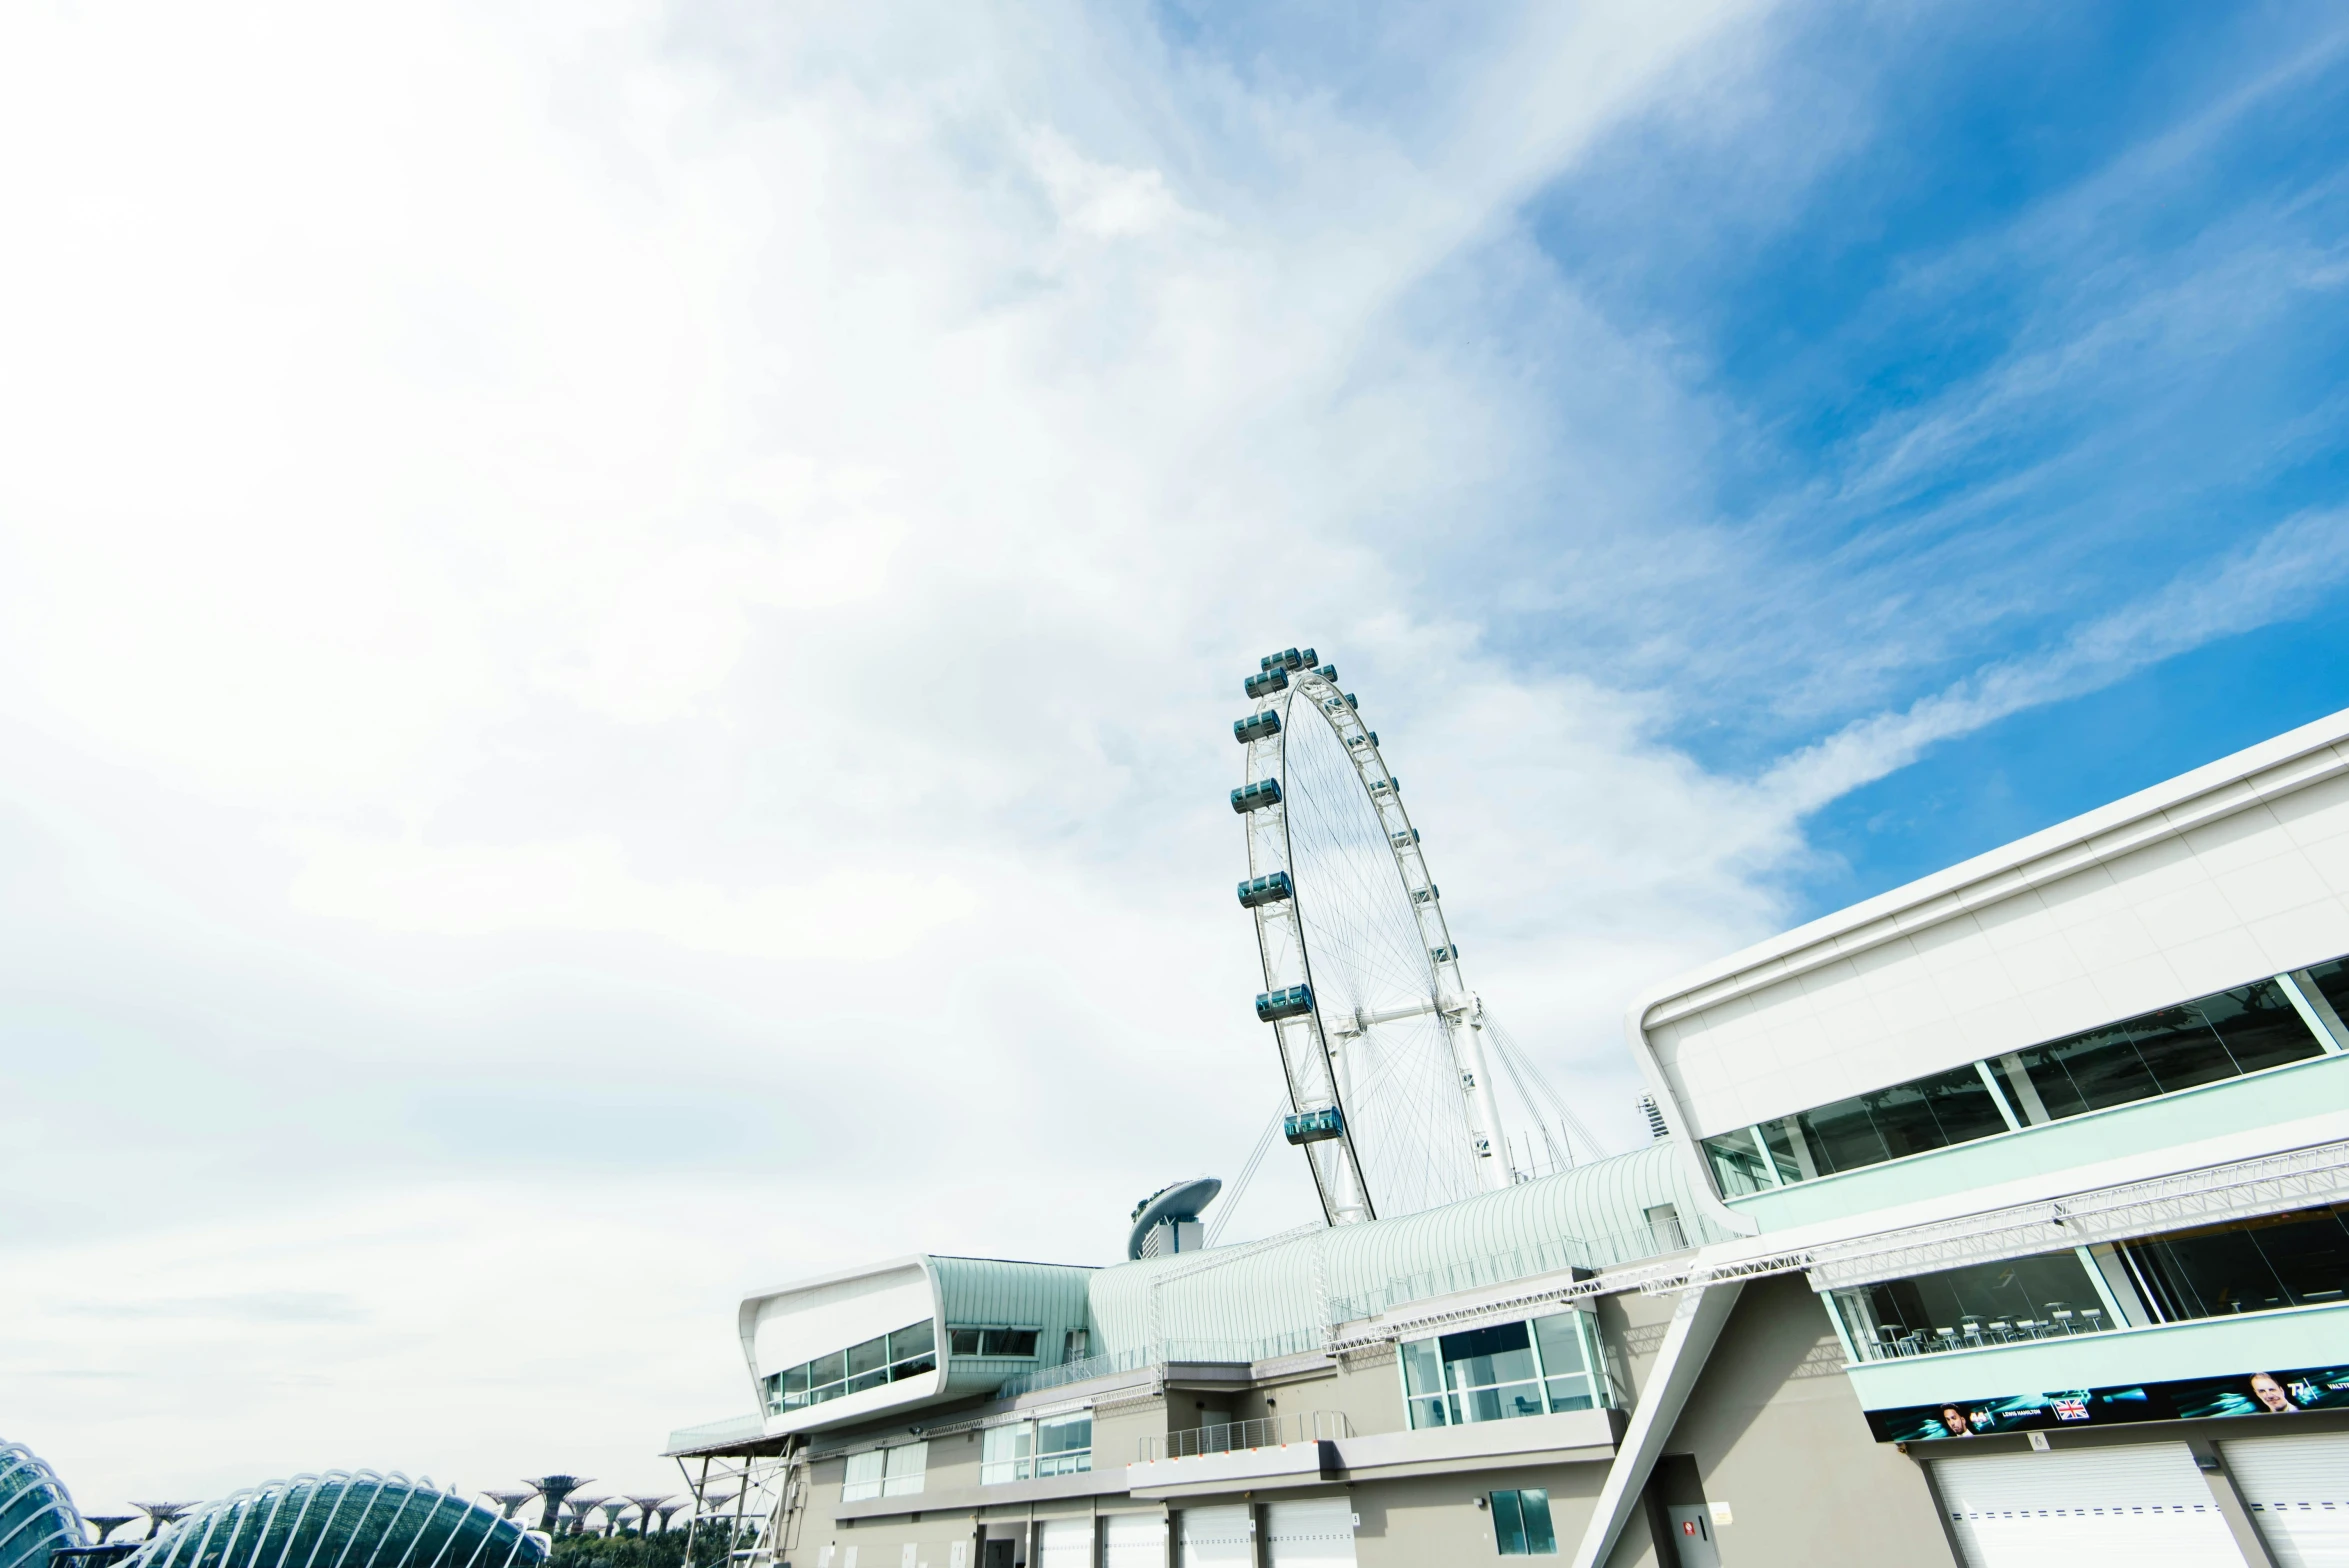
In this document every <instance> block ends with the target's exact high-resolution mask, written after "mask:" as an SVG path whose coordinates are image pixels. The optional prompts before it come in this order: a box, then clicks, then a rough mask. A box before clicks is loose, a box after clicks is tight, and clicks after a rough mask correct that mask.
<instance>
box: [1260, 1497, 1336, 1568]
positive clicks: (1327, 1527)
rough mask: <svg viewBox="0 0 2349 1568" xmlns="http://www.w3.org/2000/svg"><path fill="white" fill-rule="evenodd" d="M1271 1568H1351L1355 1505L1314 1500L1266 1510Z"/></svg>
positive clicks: (1266, 1532) (1323, 1499)
mask: <svg viewBox="0 0 2349 1568" xmlns="http://www.w3.org/2000/svg"><path fill="white" fill-rule="evenodd" d="M1265 1513H1266V1515H1267V1517H1266V1519H1265V1521H1264V1535H1265V1544H1266V1545H1267V1546H1268V1547H1269V1548H1270V1552H1269V1554H1268V1558H1267V1560H1268V1561H1269V1562H1270V1564H1271V1568H1354V1502H1353V1499H1352V1498H1348V1497H1314V1498H1307V1499H1305V1500H1303V1501H1300V1502H1294V1503H1274V1504H1273V1505H1272V1506H1271V1507H1270V1508H1268V1509H1266V1510H1265Z"/></svg>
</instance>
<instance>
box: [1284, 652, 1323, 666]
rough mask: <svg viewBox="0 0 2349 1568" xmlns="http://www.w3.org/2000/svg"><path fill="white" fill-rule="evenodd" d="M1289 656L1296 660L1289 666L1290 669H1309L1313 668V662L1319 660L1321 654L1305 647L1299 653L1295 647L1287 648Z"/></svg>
mask: <svg viewBox="0 0 2349 1568" xmlns="http://www.w3.org/2000/svg"><path fill="white" fill-rule="evenodd" d="M1289 657H1290V658H1293V659H1295V660H1296V661H1297V662H1296V663H1294V664H1292V665H1290V666H1289V668H1290V669H1292V670H1309V669H1311V668H1313V666H1314V665H1315V663H1317V662H1318V661H1319V660H1320V658H1321V655H1320V654H1318V653H1315V652H1314V651H1313V650H1312V649H1311V648H1308V649H1306V650H1305V651H1304V652H1303V653H1299V652H1298V651H1297V650H1296V649H1294V648H1291V649H1290V650H1289Z"/></svg>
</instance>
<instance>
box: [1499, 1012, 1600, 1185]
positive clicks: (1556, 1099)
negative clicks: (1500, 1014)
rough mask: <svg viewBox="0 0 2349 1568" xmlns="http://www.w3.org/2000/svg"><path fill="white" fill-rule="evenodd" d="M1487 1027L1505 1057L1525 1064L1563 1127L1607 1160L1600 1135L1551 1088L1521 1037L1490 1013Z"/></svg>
mask: <svg viewBox="0 0 2349 1568" xmlns="http://www.w3.org/2000/svg"><path fill="white" fill-rule="evenodd" d="M1485 1028H1486V1029H1487V1031H1488V1032H1490V1033H1491V1034H1492V1036H1493V1040H1494V1043H1495V1044H1496V1045H1498V1046H1499V1047H1500V1049H1501V1051H1502V1053H1503V1054H1504V1055H1505V1056H1514V1057H1516V1058H1517V1059H1518V1061H1519V1062H1520V1063H1521V1064H1522V1065H1523V1067H1524V1070H1525V1072H1526V1075H1527V1076H1528V1077H1530V1078H1531V1079H1532V1080H1533V1082H1534V1085H1535V1087H1536V1088H1538V1089H1540V1090H1541V1093H1542V1097H1543V1098H1544V1099H1546V1100H1548V1101H1549V1103H1550V1109H1551V1110H1552V1111H1554V1112H1555V1113H1556V1114H1557V1117H1558V1121H1559V1124H1560V1126H1561V1127H1562V1128H1564V1129H1565V1130H1566V1131H1569V1132H1571V1133H1573V1134H1574V1135H1575V1136H1576V1137H1579V1138H1580V1139H1581V1140H1582V1146H1583V1147H1584V1148H1586V1149H1588V1150H1590V1151H1591V1153H1592V1155H1593V1156H1595V1157H1604V1156H1605V1154H1606V1151H1607V1145H1605V1144H1604V1143H1602V1142H1600V1141H1599V1139H1598V1136H1597V1135H1596V1134H1594V1133H1593V1132H1592V1131H1591V1130H1590V1128H1589V1126H1588V1125H1586V1124H1585V1123H1584V1122H1583V1120H1582V1118H1581V1117H1579V1116H1577V1115H1575V1114H1574V1111H1573V1108H1572V1107H1571V1106H1569V1105H1568V1104H1567V1103H1566V1100H1565V1098H1564V1097H1563V1096H1561V1095H1560V1094H1559V1093H1558V1091H1557V1090H1556V1088H1554V1087H1553V1086H1552V1085H1551V1083H1550V1081H1549V1078H1548V1077H1547V1076H1546V1075H1545V1074H1544V1073H1543V1072H1542V1070H1541V1068H1540V1065H1539V1064H1538V1063H1536V1062H1535V1061H1534V1060H1533V1059H1532V1057H1531V1056H1530V1055H1528V1054H1527V1053H1526V1050H1525V1048H1524V1047H1523V1046H1521V1045H1519V1044H1518V1043H1517V1037H1516V1036H1515V1035H1513V1034H1511V1033H1510V1032H1509V1031H1508V1030H1507V1029H1506V1028H1505V1027H1503V1025H1502V1024H1501V1021H1500V1020H1499V1019H1497V1018H1495V1017H1493V1016H1492V1014H1491V1013H1490V1011H1489V1010H1488V1011H1487V1013H1486V1014H1485Z"/></svg>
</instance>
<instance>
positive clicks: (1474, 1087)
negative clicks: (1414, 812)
mask: <svg viewBox="0 0 2349 1568" xmlns="http://www.w3.org/2000/svg"><path fill="white" fill-rule="evenodd" d="M1314 658H1315V654H1314V650H1312V649H1310V648H1308V649H1304V650H1302V651H1300V650H1298V649H1295V648H1289V649H1285V650H1283V651H1282V652H1280V653H1275V654H1269V655H1267V656H1266V657H1265V658H1264V659H1263V660H1261V661H1260V668H1259V672H1258V673H1257V674H1255V675H1252V676H1250V677H1249V678H1248V680H1247V683H1246V690H1247V694H1248V696H1249V698H1250V699H1251V700H1252V701H1253V702H1254V703H1255V704H1256V707H1255V711H1254V712H1252V713H1250V714H1249V715H1248V716H1247V717H1246V718H1243V719H1240V720H1239V721H1237V722H1236V723H1234V724H1233V726H1232V733H1233V735H1234V736H1235V737H1236V738H1237V739H1238V740H1239V742H1240V744H1241V745H1242V746H1244V747H1245V748H1246V750H1247V758H1248V760H1247V772H1246V776H1245V778H1244V779H1243V781H1242V783H1241V786H1240V787H1239V788H1238V789H1235V790H1233V791H1232V796H1231V800H1232V810H1233V811H1235V812H1237V813H1239V815H1240V817H1241V819H1242V821H1243V822H1244V823H1245V824H1246V826H1247V833H1248V879H1247V880H1246V881H1244V882H1242V883H1241V884H1240V889H1239V896H1240V903H1241V905H1242V907H1244V908H1246V909H1247V910H1249V911H1250V912H1251V913H1252V914H1253V915H1254V916H1255V919H1256V943H1257V950H1258V952H1259V953H1260V954H1261V956H1262V958H1263V961H1264V990H1263V992H1262V993H1260V994H1259V995H1258V996H1257V998H1256V1016H1257V1017H1258V1018H1260V1019H1262V1020H1263V1021H1264V1022H1266V1023H1268V1024H1270V1025H1272V1026H1273V1030H1274V1033H1275V1035H1276V1036H1277V1038H1278V1040H1279V1042H1280V1055H1281V1066H1282V1068H1283V1070H1284V1071H1285V1073H1286V1075H1287V1078H1288V1091H1289V1105H1290V1111H1289V1114H1288V1115H1287V1117H1286V1118H1285V1120H1284V1122H1283V1132H1284V1134H1285V1135H1286V1137H1287V1139H1288V1141H1289V1142H1290V1143H1292V1144H1295V1145H1298V1146H1300V1147H1302V1148H1303V1149H1304V1150H1305V1152H1306V1157H1307V1159H1308V1161H1309V1163H1310V1164H1311V1165H1312V1167H1313V1180H1314V1184H1315V1186H1316V1187H1317V1188H1319V1190H1320V1194H1321V1207H1322V1214H1323V1216H1324V1217H1325V1218H1326V1219H1327V1220H1328V1222H1329V1223H1330V1224H1332V1225H1345V1224H1352V1223H1355V1222H1358V1221H1361V1220H1368V1219H1377V1218H1380V1217H1382V1216H1393V1215H1397V1214H1411V1213H1416V1212H1417V1211H1419V1210H1421V1209H1431V1208H1435V1207H1437V1206H1438V1205H1440V1204H1445V1203H1451V1202H1454V1201H1457V1200H1458V1199H1461V1198H1465V1197H1469V1196H1472V1195H1473V1194H1475V1193H1477V1192H1480V1191H1490V1190H1493V1189H1495V1188H1500V1187H1505V1186H1507V1185H1509V1183H1510V1181H1511V1179H1512V1178H1511V1172H1510V1165H1509V1160H1508V1157H1507V1150H1506V1148H1505V1146H1504V1144H1503V1141H1502V1135H1501V1122H1500V1110H1499V1104H1498V1101H1497V1099H1496V1097H1495V1095H1494V1092H1493V1083H1492V1080H1491V1078H1490V1076H1489V1074H1488V1073H1487V1071H1486V1068H1485V1053H1484V1041H1483V1038H1482V1036H1483V1033H1484V1017H1483V1006H1482V1003H1481V1002H1480V1001H1479V1000H1478V999H1477V997H1476V996H1475V994H1474V993H1472V992H1471V991H1469V990H1468V988H1467V987H1466V986H1465V985H1464V984H1463V983H1462V982H1461V979H1460V952H1459V948H1458V947H1457V946H1456V945H1455V944H1454V943H1453V941H1452V936H1451V932H1450V930H1449V929H1448V928H1447V927H1446V926H1445V924H1444V910H1443V904H1442V901H1441V900H1440V899H1439V897H1438V896H1437V892H1436V885H1435V883H1434V881H1433V880H1432V879H1430V877H1429V876H1428V870H1427V858H1426V856H1425V854H1424V853H1423V852H1422V851H1421V848H1420V843H1419V830H1418V829H1416V828H1414V827H1413V826H1412V825H1411V818H1410V815H1409V814H1408V813H1407V812H1406V811H1405V810H1404V809H1403V797H1402V788H1401V785H1400V783H1399V782H1398V781H1397V779H1396V778H1395V775H1394V772H1393V770H1392V769H1390V768H1389V767H1388V766H1387V765H1386V759H1385V758H1384V757H1383V756H1381V755H1380V752H1379V749H1378V735H1377V732H1376V731H1374V730H1371V729H1369V728H1367V727H1365V726H1364V724H1363V723H1362V717H1361V714H1360V713H1359V712H1358V711H1357V709H1356V707H1355V703H1354V697H1353V694H1352V693H1350V692H1346V691H1342V690H1340V689H1339V686H1338V672H1337V669H1336V667H1335V666H1331V665H1324V666H1321V667H1319V668H1316V667H1315V664H1314Z"/></svg>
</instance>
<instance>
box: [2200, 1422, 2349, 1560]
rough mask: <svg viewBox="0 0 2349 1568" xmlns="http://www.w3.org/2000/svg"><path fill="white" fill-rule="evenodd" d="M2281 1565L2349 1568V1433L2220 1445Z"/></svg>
mask: <svg viewBox="0 0 2349 1568" xmlns="http://www.w3.org/2000/svg"><path fill="white" fill-rule="evenodd" d="M2219 1452H2220V1453H2221V1454H2222V1455H2224V1456H2225V1458H2226V1461H2227V1468H2228V1469H2229V1470H2230V1471H2232V1472H2234V1476H2235V1488H2236V1490H2238V1491H2240V1492H2241V1493H2242V1494H2243V1501H2244V1502H2245V1504H2247V1505H2248V1506H2249V1507H2250V1509H2251V1517H2252V1520H2253V1521H2254V1522H2255V1523H2257V1524H2258V1526H2259V1534H2260V1537H2261V1538H2262V1539H2263V1540H2265V1541H2266V1542H2267V1549H2268V1551H2269V1552H2271V1553H2273V1554H2274V1556H2275V1559H2276V1562H2277V1563H2278V1564H2279V1565H2280V1568H2349V1434H2334V1433H2322V1434H2320V1433H2304V1434H2302V1435H2300V1436H2297V1437H2245V1438H2238V1439H2236V1440H2235V1441H2233V1442H2230V1443H2225V1444H2222V1445H2220V1449H2219Z"/></svg>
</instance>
